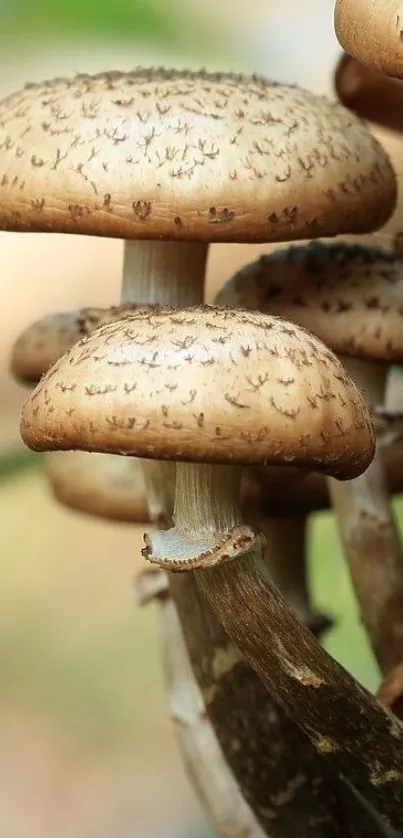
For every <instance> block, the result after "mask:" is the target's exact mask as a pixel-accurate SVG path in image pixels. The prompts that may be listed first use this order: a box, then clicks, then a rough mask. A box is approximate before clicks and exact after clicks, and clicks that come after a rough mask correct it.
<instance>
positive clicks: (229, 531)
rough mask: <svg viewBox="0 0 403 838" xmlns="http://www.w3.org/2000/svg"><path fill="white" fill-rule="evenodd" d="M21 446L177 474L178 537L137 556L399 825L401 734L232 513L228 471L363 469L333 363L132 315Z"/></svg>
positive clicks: (186, 321)
mask: <svg viewBox="0 0 403 838" xmlns="http://www.w3.org/2000/svg"><path fill="white" fill-rule="evenodd" d="M140 335H141V344H140V341H139V336H140ZM211 393H214V398H211ZM326 394H328V398H326ZM316 395H317V396H320V398H318V400H317V403H316V405H315V406H313V405H312V401H311V400H312V398H313V397H314V396H316ZM246 411H247V416H246V414H245V412H246ZM21 433H22V437H23V439H24V441H25V442H26V443H27V444H28V445H29V446H30V447H31V448H33V449H34V450H45V449H46V450H57V449H59V450H66V449H70V448H78V449H82V450H98V451H103V452H118V451H119V452H121V453H125V454H129V455H130V454H131V455H134V456H144V457H153V458H154V457H155V458H156V459H163V458H166V459H172V460H175V461H176V462H177V463H178V465H177V478H176V496H175V526H174V528H173V529H171V530H168V531H162V532H158V531H155V532H153V533H151V534H150V535H149V536H148V537H147V542H146V547H145V551H144V552H145V555H146V557H147V558H148V559H149V560H150V561H151V562H153V563H157V564H159V565H160V566H162V567H163V568H167V569H173V570H176V571H180V570H182V571H191V573H195V578H196V581H197V584H198V586H199V588H200V589H201V590H202V591H203V593H204V595H205V596H206V597H207V599H208V601H209V602H210V604H211V606H212V608H213V610H215V612H216V614H217V616H218V617H219V619H221V620H222V622H223V625H224V628H225V630H226V631H227V633H228V634H229V636H230V637H232V638H233V639H234V640H235V642H236V644H237V645H238V647H239V649H240V651H241V652H242V653H243V654H244V655H245V656H246V658H247V660H248V661H249V662H250V663H251V664H252V666H253V667H254V668H255V669H256V671H257V672H258V674H259V676H260V678H261V679H262V680H263V681H264V683H265V684H266V687H267V688H268V690H269V691H270V692H271V694H272V695H273V696H274V697H276V698H278V700H279V701H280V703H281V704H282V705H283V707H284V708H286V709H287V712H288V713H289V714H290V716H291V717H292V718H293V719H294V720H295V721H297V723H298V724H300V725H301V726H302V727H303V729H304V730H305V732H306V733H307V734H308V736H309V737H310V739H311V741H312V742H313V743H314V745H315V747H316V749H317V751H318V753H320V754H322V755H323V754H326V760H327V761H328V764H329V765H332V766H333V767H334V768H336V769H337V771H339V772H340V773H341V774H342V775H343V776H344V777H345V778H346V780H347V781H348V782H350V783H352V785H354V786H357V787H358V788H359V789H361V790H362V793H363V794H364V796H365V797H368V800H369V802H370V803H371V804H373V805H374V806H376V807H377V808H378V809H379V811H380V813H381V814H382V815H383V816H384V817H385V819H389V820H390V821H391V823H392V825H398V826H400V827H402V826H403V816H402V811H401V806H400V803H398V802H397V801H398V800H400V798H401V794H402V793H403V775H402V774H401V772H400V768H399V766H400V754H401V746H402V744H403V728H401V727H400V725H399V723H398V722H397V721H395V720H394V719H393V718H392V717H391V716H390V715H389V714H388V713H387V711H385V710H384V709H383V708H381V707H380V705H378V704H377V702H376V701H375V700H374V699H373V698H372V697H371V696H369V695H368V694H367V693H366V691H365V690H363V689H362V688H361V687H360V686H359V685H357V684H356V683H355V681H354V680H353V679H352V678H351V677H350V676H348V674H347V673H346V672H345V671H344V670H343V669H342V668H341V667H340V666H339V665H338V664H336V663H335V662H334V661H332V659H331V658H330V657H329V656H328V655H326V653H324V652H323V650H321V649H320V647H319V646H318V645H317V643H316V642H315V639H314V638H313V636H312V634H311V633H310V632H309V631H308V630H307V629H305V628H304V626H303V624H302V623H300V622H299V621H298V620H297V619H296V618H295V617H294V616H293V615H292V613H291V611H290V610H289V609H288V608H287V606H286V605H285V603H284V600H283V598H282V597H281V595H280V594H279V592H278V591H277V590H276V589H275V588H274V587H273V585H272V584H271V582H270V580H269V578H268V576H267V572H266V570H265V567H266V565H265V562H264V559H263V549H264V539H263V538H262V536H261V535H260V534H259V533H257V532H256V531H255V530H253V529H252V528H251V527H247V526H245V525H243V524H242V520H241V515H240V508H239V491H238V487H239V477H240V475H239V469H238V468H237V465H238V466H240V465H242V464H244V463H245V464H253V463H258V462H260V463H261V464H270V463H273V464H280V463H282V464H284V467H286V464H287V463H291V464H294V465H297V466H305V467H307V468H311V469H312V468H316V469H318V470H321V471H323V472H324V473H327V474H331V475H333V476H334V477H338V478H340V479H348V478H352V477H354V476H357V475H358V474H360V473H362V472H363V471H364V470H365V468H366V467H367V466H368V463H369V462H370V461H371V458H372V456H373V453H374V436H373V432H372V426H371V421H370V418H369V414H368V412H367V409H366V407H365V404H364V402H363V400H362V398H361V396H360V395H359V392H358V390H357V389H356V387H355V386H354V384H353V382H352V380H351V379H350V378H349V376H348V374H347V373H346V372H345V371H344V369H343V367H342V365H341V363H340V362H339V361H337V359H336V357H335V356H334V355H333V353H332V352H330V350H328V349H327V348H326V347H325V346H324V345H323V344H322V343H321V341H319V340H318V339H317V338H315V337H313V336H312V335H310V334H309V333H308V332H306V331H305V330H303V329H301V328H300V327H298V326H296V325H292V324H290V323H287V322H286V321H283V320H281V319H279V318H275V317H270V316H268V315H264V314H260V313H252V312H249V311H245V310H235V309H216V308H209V307H207V306H205V307H199V308H190V309H186V310H184V311H177V312H175V311H173V310H164V309H161V310H159V311H153V312H151V313H147V312H146V311H144V310H143V311H141V310H140V311H138V312H135V313H134V314H133V315H130V316H129V317H126V318H125V319H124V320H123V321H122V322H121V323H118V322H117V323H113V324H108V325H106V326H102V327H101V328H100V329H98V330H97V331H96V332H95V333H93V334H92V335H91V336H89V337H88V338H86V339H83V340H82V341H80V343H79V344H76V345H75V347H73V349H72V350H70V352H69V353H67V355H65V356H64V357H63V358H62V359H60V361H59V362H58V363H57V364H56V365H55V366H54V367H53V368H52V369H51V370H50V371H49V372H48V373H47V375H46V376H45V377H44V378H43V379H42V381H41V383H40V384H39V385H38V387H37V388H36V390H35V391H34V392H33V393H32V394H31V396H30V397H29V399H28V401H27V402H26V404H25V406H24V409H23V414H22V421H21ZM231 560H232V561H231ZM244 571H245V573H244ZM336 705H337V706H338V708H339V709H340V711H341V718H340V714H339V713H338V714H337V717H336V716H335V714H334V707H335V706H336ZM341 720H343V722H342V723H341ZM385 783H386V784H387V786H388V790H389V794H387V795H385V785H384V784H385Z"/></svg>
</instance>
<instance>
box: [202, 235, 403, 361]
mask: <svg viewBox="0 0 403 838" xmlns="http://www.w3.org/2000/svg"><path fill="white" fill-rule="evenodd" d="M216 302H217V304H218V305H231V306H242V307H244V308H251V309H259V311H264V312H270V313H271V314H276V315H280V316H281V317H286V318H287V319H289V320H292V321H294V322H296V323H300V324H301V325H302V326H304V327H305V328H306V329H309V330H311V331H312V332H313V333H314V334H315V335H317V336H318V337H319V338H320V339H321V340H323V342H324V343H326V344H327V345H328V346H331V348H332V350H333V351H334V352H337V353H339V354H344V355H351V356H352V357H362V358H367V359H371V360H373V361H380V362H385V363H391V362H401V361H403V254H402V253H393V252H390V251H386V250H382V249H381V248H374V247H368V246H365V245H355V244H348V243H342V244H323V243H319V242H317V243H315V242H311V243H310V244H307V245H301V246H299V247H288V248H285V249H283V250H278V251H276V252H274V253H271V254H268V255H265V256H262V257H261V258H260V259H257V260H255V261H254V262H251V263H250V264H249V265H246V267H244V268H242V269H241V270H240V271H238V272H237V273H236V274H235V275H234V276H233V277H232V278H231V279H230V280H229V281H228V282H227V283H226V285H225V286H224V287H223V288H222V289H221V291H220V292H219V293H218V295H217V297H216Z"/></svg>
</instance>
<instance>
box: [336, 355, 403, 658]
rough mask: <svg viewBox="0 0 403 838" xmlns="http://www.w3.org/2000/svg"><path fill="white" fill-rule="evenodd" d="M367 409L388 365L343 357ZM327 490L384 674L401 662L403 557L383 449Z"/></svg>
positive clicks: (379, 392)
mask: <svg viewBox="0 0 403 838" xmlns="http://www.w3.org/2000/svg"><path fill="white" fill-rule="evenodd" d="M343 363H345V364H346V367H347V369H348V371H349V373H350V374H351V375H352V376H353V377H354V378H355V381H356V383H357V385H358V386H359V387H360V388H361V389H362V390H363V391H364V395H365V397H366V399H367V402H368V403H369V404H370V405H371V406H376V405H383V404H384V396H385V387H386V380H387V372H388V370H387V367H386V366H382V365H380V364H379V365H376V364H369V363H367V362H363V361H356V360H354V361H352V360H351V359H348V360H347V359H345V358H343ZM329 492H330V496H331V501H332V506H333V509H334V511H335V514H336V517H337V522H338V527H339V531H340V535H341V539H342V543H343V548H344V551H345V554H346V557H347V561H348V566H349V570H350V575H351V580H352V583H353V586H354V589H355V592H356V595H357V600H358V604H359V608H360V612H361V618H362V621H363V623H364V625H365V627H366V629H367V631H368V634H369V638H370V641H371V645H372V647H373V650H374V653H375V655H376V658H377V661H378V663H379V666H380V668H381V670H382V672H383V673H387V672H389V671H390V670H391V669H392V668H393V667H395V666H397V665H398V664H400V663H402V660H403V553H402V548H401V544H400V539H399V535H398V531H397V528H396V523H395V520H394V516H393V513H392V510H391V508H390V504H389V496H388V489H387V485H386V474H385V468H384V463H383V456H382V449H381V447H380V446H378V449H377V451H376V454H375V457H374V460H373V462H372V463H371V465H370V466H369V468H368V469H367V471H366V472H365V473H364V474H363V475H361V477H357V478H355V479H354V480H350V481H346V482H343V483H340V482H337V481H335V480H333V479H331V478H329Z"/></svg>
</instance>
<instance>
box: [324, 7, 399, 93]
mask: <svg viewBox="0 0 403 838" xmlns="http://www.w3.org/2000/svg"><path fill="white" fill-rule="evenodd" d="M334 28H335V32H336V37H337V40H338V41H339V43H340V44H341V46H342V47H343V49H345V51H346V52H348V53H349V55H352V56H353V57H354V58H357V60H358V61H360V62H361V64H365V65H366V66H367V67H370V68H371V69H372V70H377V71H378V72H380V73H385V75H387V76H394V77H395V78H403V49H402V4H401V0H336V5H335V7H334Z"/></svg>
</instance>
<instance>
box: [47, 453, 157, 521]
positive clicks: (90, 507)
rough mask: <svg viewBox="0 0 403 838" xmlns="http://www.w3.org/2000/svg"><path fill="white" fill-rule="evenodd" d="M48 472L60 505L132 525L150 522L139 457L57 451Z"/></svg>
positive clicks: (48, 458) (49, 462) (50, 462)
mask: <svg viewBox="0 0 403 838" xmlns="http://www.w3.org/2000/svg"><path fill="white" fill-rule="evenodd" d="M45 472H46V476H47V478H48V480H49V483H50V486H51V488H52V491H53V494H54V495H55V497H56V498H57V500H58V501H60V503H63V504H64V505H65V506H69V507H70V508H71V509H75V510H77V511H79V512H87V513H88V514H90V515H95V516H97V517H99V518H107V519H110V520H112V521H122V522H126V523H131V524H145V523H149V522H150V515H149V512H148V508H147V500H146V488H145V483H144V478H143V470H142V467H141V463H140V462H139V461H138V460H136V459H135V457H116V456H114V455H113V454H88V453H86V452H83V451H69V452H68V453H66V452H60V451H56V452H53V453H52V454H48V455H47V456H46V459H45Z"/></svg>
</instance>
